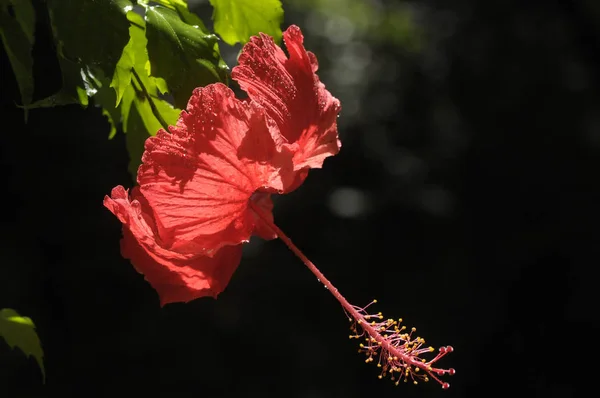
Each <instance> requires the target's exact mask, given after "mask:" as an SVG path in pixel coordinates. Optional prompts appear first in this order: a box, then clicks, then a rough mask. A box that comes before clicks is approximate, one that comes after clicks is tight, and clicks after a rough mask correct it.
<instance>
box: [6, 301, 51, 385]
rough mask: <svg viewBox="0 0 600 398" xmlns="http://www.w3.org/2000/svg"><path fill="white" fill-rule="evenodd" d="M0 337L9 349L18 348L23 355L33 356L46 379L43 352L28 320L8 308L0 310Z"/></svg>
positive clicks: (33, 327) (33, 328)
mask: <svg viewBox="0 0 600 398" xmlns="http://www.w3.org/2000/svg"><path fill="white" fill-rule="evenodd" d="M0 337H3V338H4V340H5V341H6V343H7V344H8V345H9V346H10V347H11V348H14V347H18V348H19V349H21V351H23V352H24V353H25V355H27V356H33V357H34V358H35V360H36V361H37V363H38V365H39V366H40V369H41V371H42V377H43V378H44V380H45V379H46V370H45V369H44V352H43V351H42V345H41V343H40V339H39V337H38V335H37V333H36V332H35V325H34V323H33V321H32V320H31V319H30V318H28V317H26V316H20V315H19V314H18V313H17V312H16V311H15V310H12V309H10V308H4V309H2V310H0Z"/></svg>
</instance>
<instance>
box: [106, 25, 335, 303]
mask: <svg viewBox="0 0 600 398" xmlns="http://www.w3.org/2000/svg"><path fill="white" fill-rule="evenodd" d="M283 37H284V41H285V44H286V46H287V48H288V51H289V53H290V57H289V58H288V57H287V56H286V55H285V54H284V52H283V51H282V50H281V48H279V47H278V46H277V45H275V43H274V42H273V39H272V38H270V37H269V36H266V35H263V34H261V35H260V37H254V38H252V40H251V42H250V43H248V44H247V45H246V46H244V48H243V51H242V54H241V55H240V59H239V66H237V67H235V68H234V69H233V71H232V76H233V78H234V79H237V80H238V81H239V83H240V86H241V87H242V88H243V89H245V90H246V91H247V92H248V95H249V97H250V98H249V99H247V100H240V99H237V98H236V97H235V96H234V94H233V92H232V91H231V90H230V89H229V88H227V87H226V86H225V85H223V84H220V83H217V84H211V85H209V86H206V87H204V88H198V89H196V90H194V92H193V94H192V97H191V98H190V100H189V102H188V105H187V109H186V110H185V111H183V112H182V114H181V117H180V118H179V120H178V122H177V125H176V126H174V127H170V129H169V130H170V133H169V132H166V131H164V130H160V131H159V132H158V133H157V134H156V136H155V137H151V138H149V139H148V140H147V141H146V145H145V152H144V155H143V156H142V165H141V166H140V168H139V169H138V178H137V180H138V181H137V182H138V184H139V188H136V189H135V190H134V191H132V194H131V196H130V197H128V196H127V193H126V191H125V190H124V189H123V188H122V187H117V188H115V189H114V190H113V192H112V195H111V197H108V196H107V197H106V198H105V200H104V204H105V206H106V207H107V208H108V209H109V210H111V211H112V212H113V213H114V214H115V215H117V216H118V217H119V219H120V220H121V222H122V223H123V231H124V232H123V241H122V253H123V255H124V256H125V257H126V258H129V259H130V260H131V262H132V263H133V265H134V266H135V268H136V269H137V270H138V271H139V272H141V273H143V274H144V275H145V277H146V279H147V280H148V282H149V283H150V284H151V285H152V286H153V287H154V288H155V289H156V290H157V292H158V294H159V296H160V299H161V303H162V304H166V303H170V302H176V301H184V302H185V301H190V300H193V299H195V298H198V297H202V296H216V295H217V294H219V293H220V292H221V291H222V290H223V289H224V288H225V286H226V285H227V283H228V281H229V279H230V277H231V275H232V273H233V271H234V270H235V268H236V267H237V265H238V263H239V260H240V251H241V248H240V246H239V245H240V244H241V243H243V242H247V241H248V240H249V239H250V236H252V235H258V236H261V237H263V238H265V239H273V238H275V237H276V235H275V234H274V232H273V231H272V229H271V228H270V227H268V226H266V225H265V224H264V222H262V221H261V220H260V219H259V218H258V217H257V215H256V212H254V211H252V210H251V204H252V205H254V206H259V207H260V209H262V210H264V212H265V216H266V217H267V220H270V221H272V219H273V216H272V213H271V210H272V207H273V204H272V202H271V198H270V194H272V193H279V194H281V193H287V192H290V191H292V190H293V189H295V188H297V187H298V186H299V185H300V184H301V183H302V182H303V181H304V179H305V178H306V175H307V172H308V169H309V168H318V167H321V166H322V164H323V160H324V159H325V158H326V157H328V156H331V155H335V154H336V153H337V152H338V151H339V148H340V142H339V140H338V136H337V124H336V119H337V115H338V113H339V111H340V104H339V101H338V100H337V99H335V98H334V97H332V96H331V94H330V93H329V92H328V91H327V90H326V89H325V86H324V85H323V84H322V83H321V82H320V81H319V78H318V77H317V75H316V74H315V72H316V70H317V62H316V58H315V56H314V55H313V54H312V53H310V52H307V51H306V50H305V49H304V46H303V44H302V42H303V36H302V33H301V31H300V29H299V28H298V27H296V26H291V27H290V28H289V29H288V30H287V31H286V32H284V35H283Z"/></svg>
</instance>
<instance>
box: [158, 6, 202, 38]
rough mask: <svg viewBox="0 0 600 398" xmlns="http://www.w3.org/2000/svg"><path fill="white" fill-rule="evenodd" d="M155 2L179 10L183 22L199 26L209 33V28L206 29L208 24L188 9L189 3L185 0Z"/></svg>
mask: <svg viewBox="0 0 600 398" xmlns="http://www.w3.org/2000/svg"><path fill="white" fill-rule="evenodd" d="M155 2H156V3H159V4H161V5H163V6H165V7H168V8H171V9H173V10H175V11H177V14H179V17H180V18H181V20H182V21H183V22H185V23H187V24H188V25H192V26H194V27H196V28H199V29H201V30H202V31H203V32H205V33H208V29H206V26H205V25H204V23H203V22H202V20H201V19H200V18H198V16H197V15H196V14H194V13H193V12H191V11H190V10H189V9H188V5H187V2H186V1H185V0H157V1H155Z"/></svg>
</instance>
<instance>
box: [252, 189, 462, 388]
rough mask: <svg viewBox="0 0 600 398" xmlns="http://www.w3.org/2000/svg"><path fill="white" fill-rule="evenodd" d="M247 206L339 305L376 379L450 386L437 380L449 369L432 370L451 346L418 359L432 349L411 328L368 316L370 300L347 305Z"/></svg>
mask: <svg viewBox="0 0 600 398" xmlns="http://www.w3.org/2000/svg"><path fill="white" fill-rule="evenodd" d="M249 205H250V208H251V209H252V211H253V212H254V213H255V214H256V215H257V216H258V217H259V218H260V219H261V221H262V222H263V223H265V224H266V225H267V226H269V228H271V229H272V230H273V232H275V233H276V234H277V236H278V237H279V239H281V240H282V241H283V243H285V244H286V246H287V247H288V248H289V249H290V250H291V251H292V252H293V253H294V254H295V255H296V256H297V257H298V258H299V259H300V260H301V261H302V262H303V263H304V265H306V267H308V269H309V270H310V271H311V272H312V273H313V275H315V276H316V277H317V279H318V280H319V281H320V282H321V283H322V284H323V285H324V286H325V288H327V290H329V292H330V293H331V294H332V295H333V296H334V297H335V298H336V300H337V301H338V302H339V303H340V304H341V305H342V307H343V308H344V310H345V312H346V315H347V316H348V319H349V320H350V321H351V322H352V326H351V330H352V332H353V334H351V335H350V336H349V337H350V338H351V339H364V342H363V343H361V344H360V349H359V352H360V353H364V354H366V356H367V359H366V360H365V362H367V363H369V362H374V361H375V358H377V361H378V362H377V367H379V368H381V374H380V375H379V378H380V379H382V378H384V377H386V376H388V375H389V376H390V378H391V379H392V381H395V384H396V385H399V384H400V381H402V380H404V382H407V381H409V380H411V381H412V382H413V383H414V384H418V381H419V380H421V381H425V382H427V381H429V380H430V379H433V380H435V381H437V382H438V383H439V384H440V385H441V386H442V388H443V389H447V388H449V387H450V384H449V383H448V382H444V381H442V380H440V378H439V376H444V375H450V376H452V375H454V374H455V373H456V372H455V370H454V369H453V368H449V369H441V368H437V367H434V364H435V363H436V362H437V361H438V360H440V359H441V358H443V357H444V356H445V355H446V354H449V353H451V352H452V351H453V350H454V349H453V348H452V347H451V346H446V347H441V348H440V349H439V351H438V354H437V355H436V356H435V357H434V358H433V359H430V360H426V359H424V358H421V355H422V354H425V353H430V352H433V351H434V348H433V347H424V344H425V340H424V339H423V338H421V337H418V336H417V337H413V334H414V332H416V329H415V328H411V330H410V332H408V333H407V332H406V326H401V325H400V324H401V323H402V319H399V320H394V319H387V320H383V315H382V313H381V312H379V313H377V314H369V313H368V312H367V308H368V307H370V306H371V305H372V304H375V303H376V302H377V300H373V301H372V302H371V303H370V304H369V305H367V306H365V307H364V308H360V307H357V306H354V305H352V304H350V303H349V302H348V300H346V298H345V297H344V296H342V294H341V293H340V292H339V291H338V289H337V288H336V287H335V286H334V285H333V284H332V283H331V281H330V280H329V279H327V278H326V277H325V275H323V273H322V272H321V271H319V269H318V268H317V267H316V266H315V265H314V264H313V262H312V261H310V260H309V259H308V258H307V257H306V256H305V255H304V253H302V251H300V249H299V248H298V247H297V246H296V245H294V243H293V242H292V240H291V239H290V238H289V237H288V236H287V235H286V234H285V233H284V232H283V231H282V230H281V229H279V227H277V225H275V224H274V223H273V222H271V221H270V220H269V218H268V217H267V216H266V214H265V213H264V211H263V210H262V209H260V208H259V206H257V205H256V204H255V203H254V202H253V201H252V200H250V201H249ZM375 319H377V321H376V320H375Z"/></svg>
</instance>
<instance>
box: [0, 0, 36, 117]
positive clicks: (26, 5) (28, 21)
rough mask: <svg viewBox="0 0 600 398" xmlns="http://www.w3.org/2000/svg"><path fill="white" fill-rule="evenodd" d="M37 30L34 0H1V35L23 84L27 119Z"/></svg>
mask: <svg viewBox="0 0 600 398" xmlns="http://www.w3.org/2000/svg"><path fill="white" fill-rule="evenodd" d="M34 33H35V10H34V8H33V5H32V4H31V1H30V0H0V38H1V39H2V44H3V45H4V49H5V51H6V55H7V56H8V60H9V61H10V64H11V66H12V69H13V72H14V74H15V77H16V80H17V84H18V85H19V92H20V94H21V102H22V103H23V105H24V107H25V120H27V105H29V104H30V103H31V99H32V96H33V58H32V56H31V49H32V47H33V42H34Z"/></svg>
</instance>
